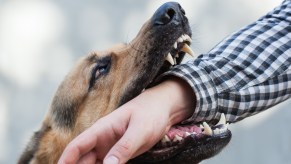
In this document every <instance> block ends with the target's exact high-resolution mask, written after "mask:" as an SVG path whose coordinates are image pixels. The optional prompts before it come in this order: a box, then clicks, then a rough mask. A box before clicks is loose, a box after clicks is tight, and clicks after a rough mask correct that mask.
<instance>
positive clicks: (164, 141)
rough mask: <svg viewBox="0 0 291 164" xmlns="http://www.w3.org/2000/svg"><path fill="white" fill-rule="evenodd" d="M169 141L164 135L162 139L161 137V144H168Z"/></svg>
mask: <svg viewBox="0 0 291 164" xmlns="http://www.w3.org/2000/svg"><path fill="white" fill-rule="evenodd" d="M170 141H171V140H170V138H169V137H168V136H167V135H165V136H164V137H163V139H162V143H166V142H170Z"/></svg>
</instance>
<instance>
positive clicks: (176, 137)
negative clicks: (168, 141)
mask: <svg viewBox="0 0 291 164" xmlns="http://www.w3.org/2000/svg"><path fill="white" fill-rule="evenodd" d="M182 139H183V138H182V137H180V136H178V135H177V134H176V135H175V137H174V140H173V141H174V142H176V141H182Z"/></svg>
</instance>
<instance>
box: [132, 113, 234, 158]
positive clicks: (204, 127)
mask: <svg viewBox="0 0 291 164" xmlns="http://www.w3.org/2000/svg"><path fill="white" fill-rule="evenodd" d="M229 135H230V131H229V130H228V123H226V119H225V115H224V114H222V115H221V117H220V120H219V122H218V123H217V124H216V125H213V126H210V125H208V124H207V123H206V122H203V123H200V124H188V125H175V126H173V127H171V129H170V130H169V131H168V132H167V133H166V134H165V136H164V137H163V138H162V139H161V140H160V141H159V142H158V143H157V144H156V145H155V146H153V147H152V148H151V149H150V150H149V151H147V152H146V153H144V154H142V155H140V156H139V157H137V158H135V160H136V161H142V162H143V163H160V162H161V161H164V162H165V161H167V160H168V159H172V158H175V156H177V155H179V154H180V153H182V152H183V151H185V150H186V151H187V149H190V148H189V147H191V149H197V151H201V147H202V146H208V145H207V144H213V142H212V141H215V142H216V141H218V142H219V140H222V139H224V138H228V137H229ZM208 147H209V146H208ZM192 151H195V150H192ZM210 151H211V150H209V152H208V153H209V154H208V155H209V156H212V155H213V153H212V152H210ZM201 153H203V152H201ZM214 153H215V154H216V153H218V152H214ZM193 154H195V153H193ZM206 156H207V154H206ZM205 158H207V157H205Z"/></svg>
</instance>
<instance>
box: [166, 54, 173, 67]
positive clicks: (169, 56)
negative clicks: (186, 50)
mask: <svg viewBox="0 0 291 164" xmlns="http://www.w3.org/2000/svg"><path fill="white" fill-rule="evenodd" d="M166 60H167V61H168V62H169V63H171V64H172V65H174V64H175V62H174V59H173V57H172V55H171V53H168V55H167V57H166Z"/></svg>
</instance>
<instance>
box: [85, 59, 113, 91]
mask: <svg viewBox="0 0 291 164" xmlns="http://www.w3.org/2000/svg"><path fill="white" fill-rule="evenodd" d="M110 67H111V57H109V56H108V57H104V58H101V59H99V60H97V61H96V64H95V66H94V67H93V69H92V72H91V78H90V83H89V90H90V89H91V88H92V87H93V86H94V84H95V82H96V81H97V80H98V79H99V78H100V77H101V76H104V75H106V74H107V73H108V72H109V70H110Z"/></svg>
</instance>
